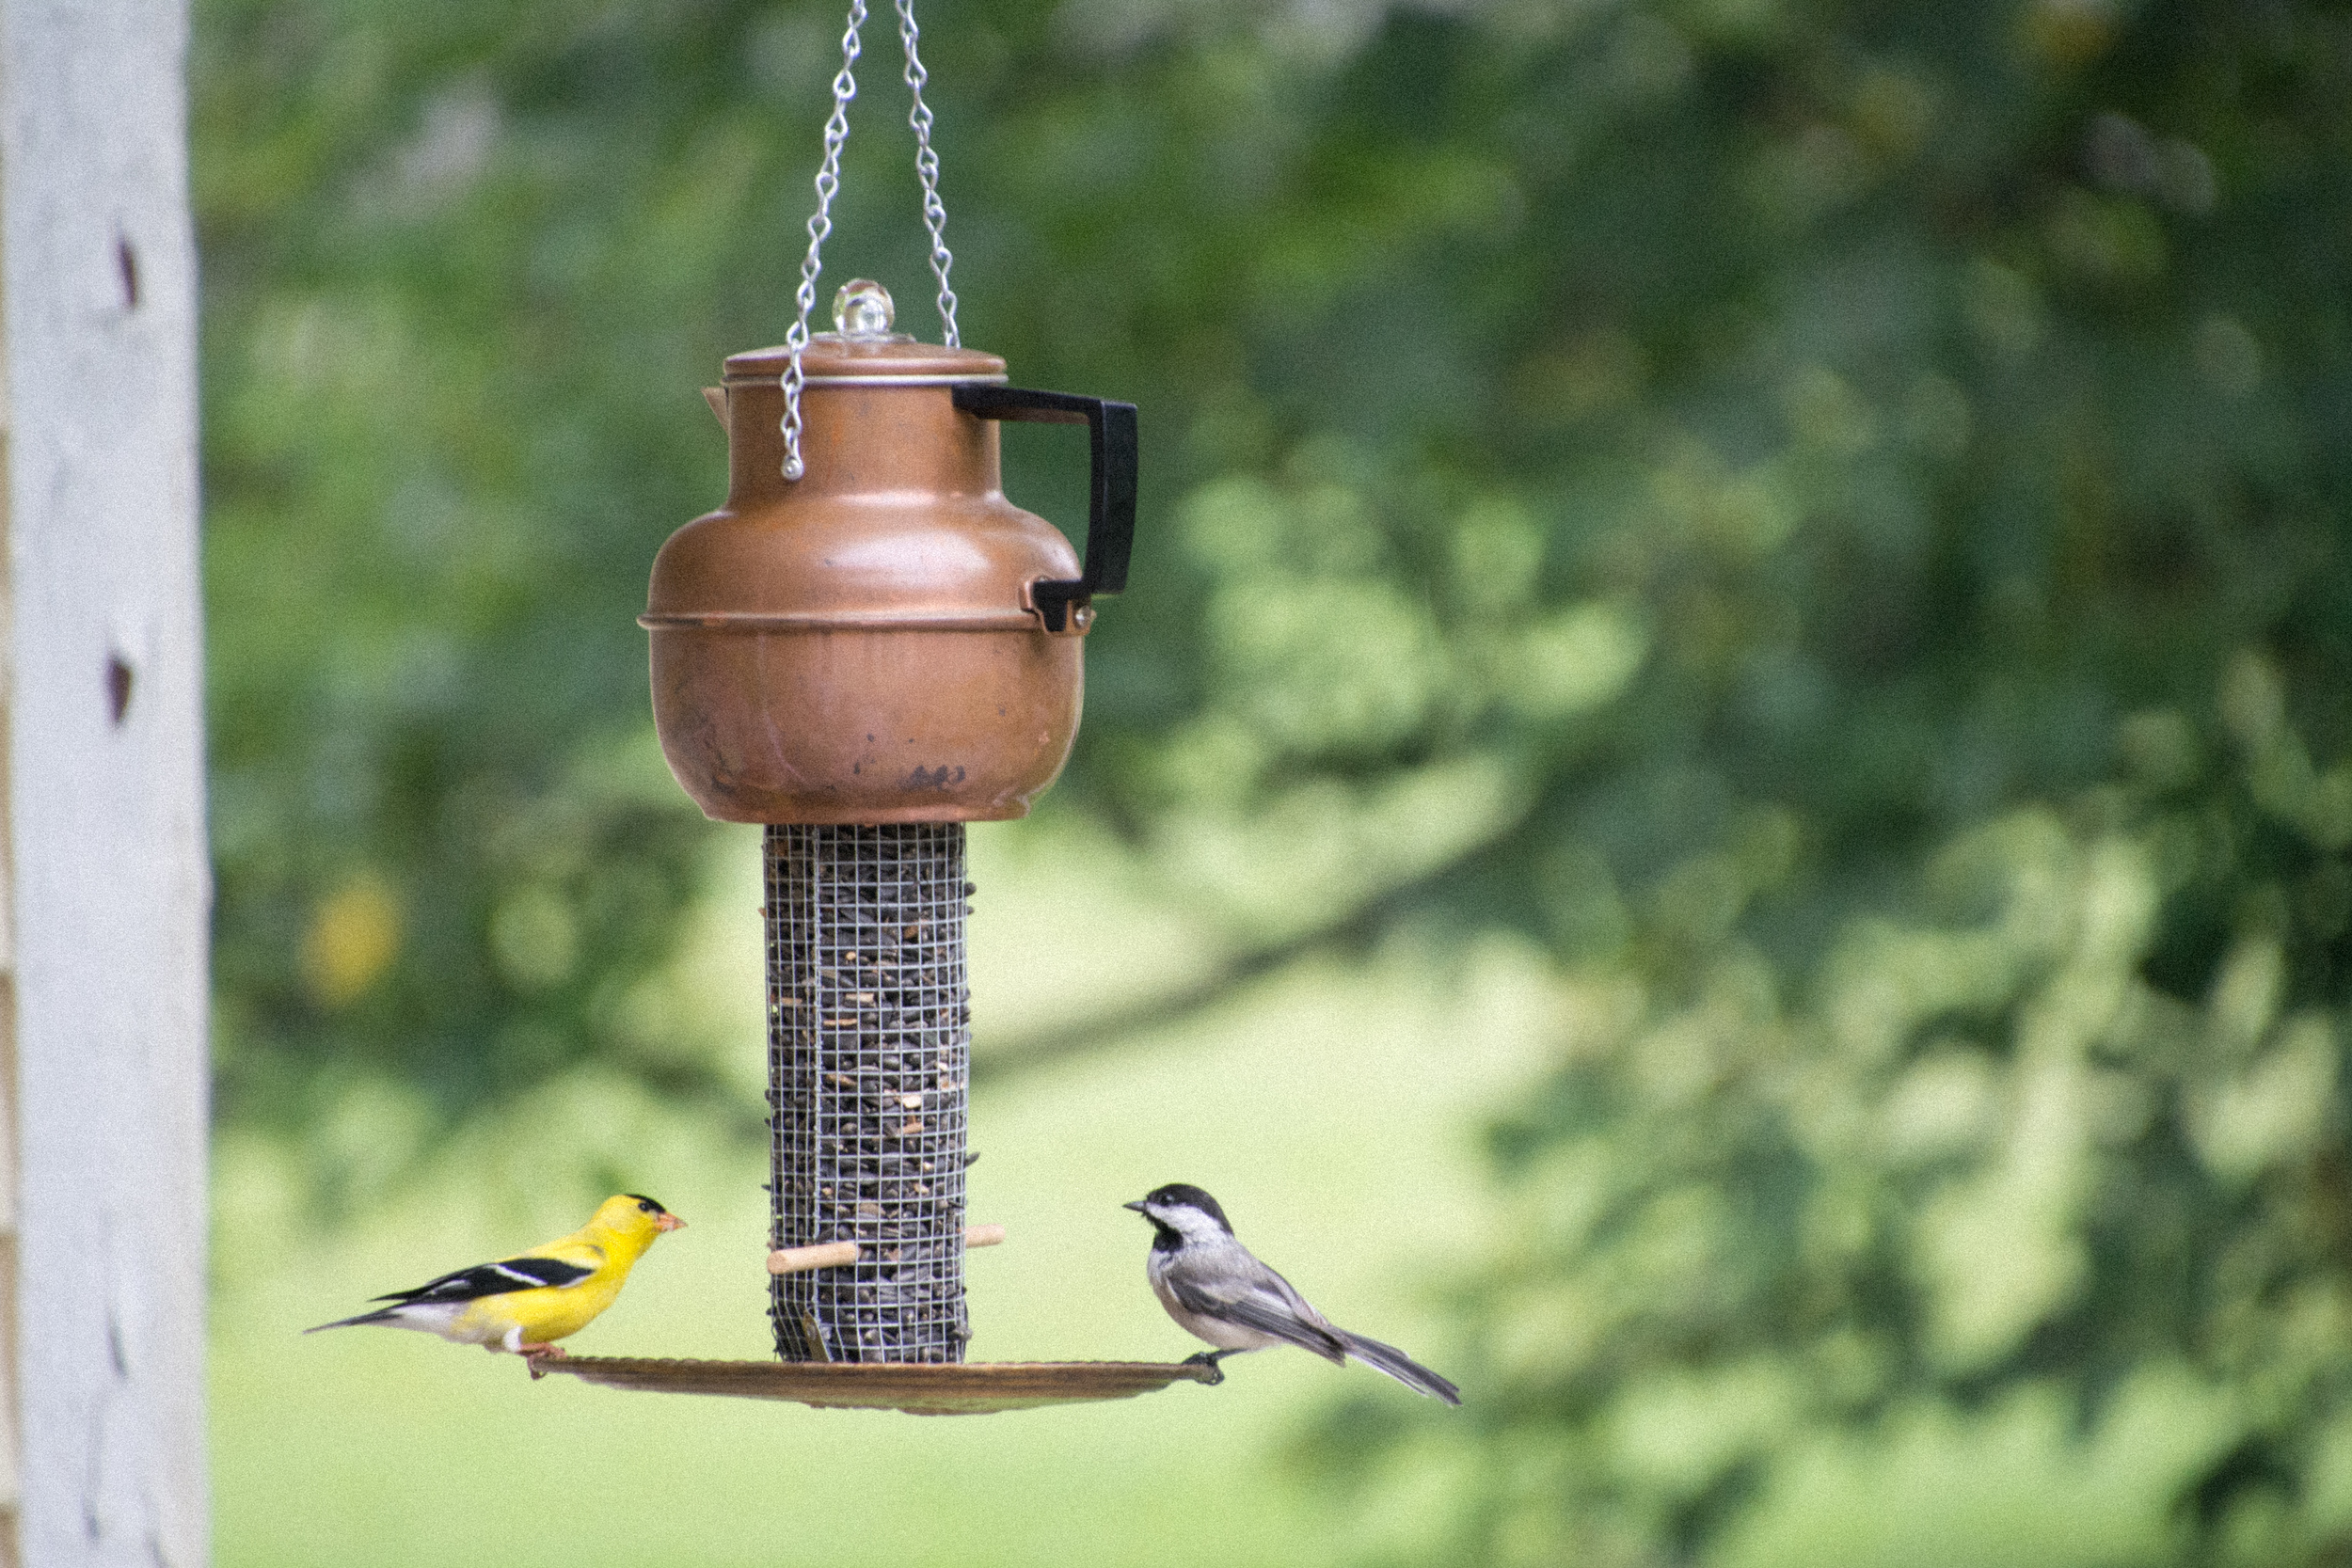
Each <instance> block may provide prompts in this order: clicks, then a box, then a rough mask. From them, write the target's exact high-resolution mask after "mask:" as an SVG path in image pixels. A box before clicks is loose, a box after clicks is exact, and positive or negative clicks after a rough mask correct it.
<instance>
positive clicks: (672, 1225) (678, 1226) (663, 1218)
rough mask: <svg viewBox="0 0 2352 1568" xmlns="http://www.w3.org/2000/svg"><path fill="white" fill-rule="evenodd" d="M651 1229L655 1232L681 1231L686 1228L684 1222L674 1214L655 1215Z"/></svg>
mask: <svg viewBox="0 0 2352 1568" xmlns="http://www.w3.org/2000/svg"><path fill="white" fill-rule="evenodd" d="M653 1227H654V1228H655V1229H656V1230H683V1229H685V1228H686V1222H685V1221H684V1220H682V1219H680V1218H678V1217H677V1216H676V1215H675V1214H656V1215H655V1216H654V1217H653Z"/></svg>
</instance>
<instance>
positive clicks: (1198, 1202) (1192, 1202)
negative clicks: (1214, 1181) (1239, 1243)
mask: <svg viewBox="0 0 2352 1568" xmlns="http://www.w3.org/2000/svg"><path fill="white" fill-rule="evenodd" d="M1144 1204H1156V1205H1159V1206H1160V1207H1163V1208H1173V1207H1175V1206H1176V1205H1178V1204H1184V1205H1186V1206H1188V1207H1191V1208H1194V1209H1198V1210H1200V1212H1202V1213H1204V1214H1206V1215H1208V1216H1209V1218H1211V1219H1213V1220H1215V1221H1216V1223H1217V1226H1218V1227H1219V1228H1221V1229H1222V1230H1223V1231H1224V1232H1225V1234H1227V1235H1228V1236H1231V1235H1232V1233H1233V1226H1232V1221H1230V1220H1228V1219H1227V1218H1226V1217H1225V1211H1224V1210H1222V1209H1220V1208H1218V1207H1217V1202H1216V1199H1215V1198H1213V1197H1211V1196H1209V1195H1208V1194H1206V1193H1204V1192H1202V1191H1201V1190H1200V1188H1198V1187H1196V1186H1194V1185H1193V1184H1192V1183H1191V1182H1189V1181H1170V1182H1169V1183H1168V1185H1166V1186H1165V1187H1154V1188H1152V1191H1151V1192H1149V1193H1148V1194H1146V1195H1145V1196H1144V1198H1143V1202H1141V1203H1130V1204H1128V1205H1127V1207H1128V1208H1130V1209H1133V1210H1136V1212H1142V1211H1143V1208H1144Z"/></svg>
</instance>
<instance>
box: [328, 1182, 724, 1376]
mask: <svg viewBox="0 0 2352 1568" xmlns="http://www.w3.org/2000/svg"><path fill="white" fill-rule="evenodd" d="M685 1224H686V1222H685V1221H684V1220H682V1219H680V1218H678V1217H677V1216H676V1215H675V1214H673V1213H671V1212H669V1211H668V1210H667V1209H664V1208H663V1207H661V1205H660V1204H659V1203H656V1202H655V1201H654V1200H653V1199H652V1198H649V1197H647V1196H644V1194H642V1193H623V1194H621V1195H620V1196H617V1197H608V1198H606V1199H605V1200H604V1202H603V1203H602V1204H601V1205H599V1206H598V1207H597V1209H596V1214H595V1216H594V1217H593V1218H591V1219H590V1220H589V1221H588V1223H587V1224H586V1225H583V1226H581V1227H580V1228H579V1229H578V1230H575V1231H573V1232H572V1233H571V1234H570V1235H568V1236H565V1237H564V1238H562V1239H561V1240H559V1241H553V1242H549V1243H548V1244H547V1245H545V1246H542V1247H533V1248H532V1249H531V1250H530V1251H529V1252H526V1253H524V1254H522V1255H521V1256H519V1257H516V1258H501V1259H499V1260H498V1261H497V1262H495V1263H484V1264H482V1265H480V1266H479V1267H477V1268H470V1269H460V1270H459V1271H458V1272H456V1273H455V1274H445V1275H441V1276H440V1277H439V1278H438V1279H428V1280H426V1281H425V1282H424V1283H423V1284H421V1285H420V1286H418V1287H417V1288H416V1289H415V1290H413V1291H392V1292H391V1293H390V1294H389V1295H381V1296H378V1297H376V1298H375V1299H376V1300H378V1301H389V1302H390V1303H392V1305H391V1306H389V1307H382V1308H380V1309H378V1310H376V1311H373V1312H362V1313H360V1314H359V1316H358V1317H356V1318H343V1319H340V1320H338V1321H337V1322H334V1323H321V1324H319V1325H318V1328H306V1329H304V1330H303V1331H302V1332H304V1333H305V1334H316V1333H318V1332H319V1330H320V1329H326V1328H351V1327H355V1326H357V1325H358V1324H360V1323H382V1324H384V1325H385V1326H386V1327H388V1328H416V1329H422V1330H423V1331H424V1332H425V1333H427V1334H437V1335H439V1336H440V1337H441V1338H444V1339H448V1340H450V1341H452V1342H453V1343H455V1344H460V1345H480V1346H481V1347H482V1348H483V1349H485V1350H492V1351H501V1350H502V1351H512V1352H514V1353H515V1354H517V1355H521V1356H524V1357H527V1358H529V1359H531V1360H532V1361H534V1362H535V1361H536V1360H538V1359H539V1358H540V1357H542V1356H559V1355H562V1354H564V1350H563V1347H562V1346H560V1345H558V1344H556V1343H555V1341H556V1340H558V1339H561V1338H564V1337H565V1336H567V1335H572V1334H577V1333H579V1332H580V1330H581V1329H583V1328H585V1327H587V1326H588V1325H589V1323H592V1322H594V1321H595V1320H596V1314H597V1313H599V1312H601V1311H603V1310H604V1309H605V1308H606V1307H610V1306H612V1301H613V1298H614V1297H616V1296H618V1295H619V1294H620V1293H621V1282H622V1281H623V1280H626V1279H627V1278H628V1271H629V1269H630V1268H631V1267H633V1266H634V1265H635V1264H636V1262H637V1259H640V1258H642V1257H644V1254H645V1249H646V1248H647V1247H649V1246H651V1245H653V1239H654V1238H655V1237H656V1236H659V1235H660V1234H661V1233H662V1232H663V1231H665V1230H676V1229H679V1228H681V1227H684V1226H685ZM533 1375H536V1374H535V1373H534V1374H533Z"/></svg>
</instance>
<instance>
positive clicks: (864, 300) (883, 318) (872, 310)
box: [833, 277, 898, 341]
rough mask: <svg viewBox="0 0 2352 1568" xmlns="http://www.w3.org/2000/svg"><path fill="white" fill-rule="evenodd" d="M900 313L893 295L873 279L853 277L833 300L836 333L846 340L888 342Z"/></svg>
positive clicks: (843, 285)
mask: <svg viewBox="0 0 2352 1568" xmlns="http://www.w3.org/2000/svg"><path fill="white" fill-rule="evenodd" d="M897 313H898V312H897V309H896V308H895V307H893V306H892V305H891V303H890V291H889V290H888V289H885V288H883V287H882V285H881V284H879V283H877V282H875V281H874V280H873V279H872V278H870V277H852V278H850V280H849V281H848V282H847V283H844V284H842V285H841V289H840V292H839V293H835V294H834V296H833V329H834V331H835V332H838V333H840V334H841V335H842V336H843V337H844V338H864V339H866V340H868V341H870V340H872V339H875V338H887V337H889V336H890V324H891V321H892V319H893V318H894V317H895V316H896V315H897Z"/></svg>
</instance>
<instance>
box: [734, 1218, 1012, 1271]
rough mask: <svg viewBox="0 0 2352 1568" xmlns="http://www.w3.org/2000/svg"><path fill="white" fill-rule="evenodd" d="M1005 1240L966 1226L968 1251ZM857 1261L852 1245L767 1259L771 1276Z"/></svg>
mask: <svg viewBox="0 0 2352 1568" xmlns="http://www.w3.org/2000/svg"><path fill="white" fill-rule="evenodd" d="M1004 1239H1005V1227H1003V1226H1001V1225H974V1226H966V1227H964V1232H963V1244H964V1245H965V1246H967V1247H976V1246H994V1245H996V1243H999V1242H1001V1241H1003V1240H1004ZM857 1260H858V1244H857V1243H855V1242H819V1243H817V1244H816V1245H815V1246H789V1247H782V1248H779V1249H778V1250H776V1251H774V1252H771V1253H770V1254H769V1255H768V1272H769V1273H770V1274H806V1273H807V1272H808V1271H809V1270H811V1269H838V1268H843V1267H845V1266H847V1265H849V1264H850V1263H854V1262H856V1261H857Z"/></svg>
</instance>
